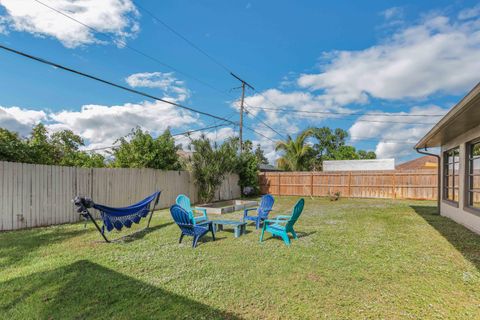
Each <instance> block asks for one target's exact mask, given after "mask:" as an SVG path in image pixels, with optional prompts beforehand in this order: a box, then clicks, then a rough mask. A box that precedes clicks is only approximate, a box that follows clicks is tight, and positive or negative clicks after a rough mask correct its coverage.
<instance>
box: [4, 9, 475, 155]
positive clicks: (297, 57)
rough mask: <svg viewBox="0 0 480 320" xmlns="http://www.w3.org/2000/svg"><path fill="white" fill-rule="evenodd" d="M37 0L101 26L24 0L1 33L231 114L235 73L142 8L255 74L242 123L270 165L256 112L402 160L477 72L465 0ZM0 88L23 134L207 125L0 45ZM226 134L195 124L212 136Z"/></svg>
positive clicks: (106, 141)
mask: <svg viewBox="0 0 480 320" xmlns="http://www.w3.org/2000/svg"><path fill="white" fill-rule="evenodd" d="M39 1H40V0H39ZM41 2H43V3H44V4H46V5H48V6H51V7H53V8H56V9H57V10H59V11H61V12H64V13H65V14H67V15H70V16H71V17H74V18H75V19H77V20H78V21H81V22H83V23H85V24H88V25H90V26H92V27H94V28H95V29H97V30H100V31H102V32H103V33H106V34H108V37H105V36H104V35H102V34H99V33H96V32H93V31H91V30H89V29H87V28H85V27H84V26H82V25H80V24H79V23H77V22H74V21H72V20H70V19H68V18H67V17H65V16H62V15H60V14H59V13H57V12H54V11H52V10H51V9H49V8H47V7H45V6H44V5H42V4H41V3H39V2H36V1H34V0H21V1H18V0H0V43H1V44H3V45H7V46H10V47H13V48H16V49H19V50H23V51H26V52H28V53H31V54H34V55H37V56H40V57H43V58H46V59H51V60H53V61H55V62H58V63H61V64H65V65H67V66H70V67H73V68H78V69H80V70H82V71H85V72H88V73H92V74H95V75H98V76H101V77H103V78H105V79H108V80H111V81H115V82H118V83H121V84H123V85H127V86H131V87H132V88H136V89H139V90H142V91H146V92H149V93H151V94H154V95H157V96H160V97H165V98H167V99H171V100H172V101H175V102H179V103H182V104H185V105H187V106H190V107H194V108H197V109H200V110H202V111H208V112H210V113H214V114H216V115H220V116H227V117H231V119H232V120H237V118H238V116H237V115H236V114H235V110H236V109H235V108H236V102H235V99H237V98H238V96H239V95H240V91H239V90H236V89H233V88H235V87H238V85H239V83H238V82H237V81H236V80H235V79H233V78H232V77H231V76H230V75H229V74H228V72H227V71H226V70H225V69H223V68H222V67H220V66H218V65H217V64H215V63H214V62H212V61H211V60H210V59H208V58H207V57H205V56H204V55H202V54H201V53H200V52H198V51H197V50H195V49H194V48H192V47H191V46H190V45H188V44H187V43H186V42H185V41H183V40H182V39H180V38H179V37H178V36H177V35H175V34H174V33H172V32H171V31H170V30H168V29H167V28H166V27H165V26H164V25H162V24H161V23H159V22H158V21H156V20H154V19H153V18H152V17H151V16H149V15H148V14H147V12H145V11H144V10H143V9H142V8H141V7H145V8H147V9H148V10H149V11H150V12H152V13H154V15H155V16H156V17H158V18H159V19H161V20H162V21H164V22H165V23H167V24H168V25H169V26H171V27H172V28H174V29H175V30H176V31H177V32H179V33H181V34H182V35H183V36H185V37H186V38H188V39H189V40H190V41H191V42H193V43H195V44H196V45H197V46H199V47H200V48H202V49H203V50H204V51H206V52H207V53H208V54H209V55H211V56H213V57H214V58H215V59H217V60H218V61H220V62H221V63H222V64H223V65H225V66H226V67H227V69H229V70H231V71H233V72H235V73H237V74H238V75H240V76H242V77H243V78H245V79H246V80H247V81H248V82H250V83H251V84H252V85H254V87H255V89H256V92H253V91H248V92H247V95H248V97H247V99H246V102H247V105H248V107H247V108H249V109H250V115H248V116H247V117H246V123H247V125H248V126H249V127H252V128H254V129H255V130H256V131H258V132H259V133H261V134H262V135H259V134H255V133H253V132H250V131H246V133H245V135H246V138H248V139H251V140H254V142H255V143H257V142H258V143H261V144H262V146H263V148H264V149H265V150H266V152H267V155H268V158H269V159H270V160H271V161H272V162H273V161H274V160H275V158H276V157H277V156H278V154H277V153H276V152H275V151H274V150H273V142H272V141H271V140H269V139H272V140H277V139H279V138H281V137H280V136H279V135H278V134H277V133H275V132H273V131H272V130H270V129H269V128H267V127H265V126H264V125H263V124H261V123H260V122H259V119H261V120H262V121H263V122H265V123H267V124H268V125H270V126H271V127H273V128H275V129H276V130H277V131H278V132H279V133H280V134H281V135H283V136H285V135H287V134H291V135H294V134H296V133H297V132H298V131H300V130H302V129H305V128H306V127H309V126H330V127H332V128H335V127H340V128H343V129H345V130H348V131H349V133H350V135H351V141H350V143H351V144H352V145H354V146H356V147H358V148H362V149H367V150H374V151H376V152H377V154H378V155H379V156H380V157H394V158H396V159H397V161H402V160H406V159H409V158H411V157H414V156H416V154H415V153H414V152H413V151H412V147H413V145H414V143H415V142H416V141H417V140H418V139H419V138H421V137H422V136H423V135H424V134H425V133H426V132H427V131H428V129H429V128H430V127H431V126H432V124H433V123H434V122H435V121H436V120H438V119H440V116H439V115H442V114H444V113H445V112H446V111H447V110H448V109H449V108H450V107H452V105H453V104H455V103H456V102H457V101H458V100H459V99H461V97H462V96H463V95H464V94H465V93H466V92H468V90H470V89H471V88H472V87H473V86H474V85H475V84H476V83H477V82H478V81H479V80H480V77H479V76H478V74H479V72H478V70H480V59H479V57H480V18H479V15H480V3H479V2H478V1H440V0H436V1H329V2H326V1H295V2H293V1H286V0H284V1H266V0H263V1H213V0H212V1H182V0H175V1H173V0H172V1H148V0H138V1H134V2H131V1H129V0H122V1H120V0H104V1H93V0H81V1H68V0H55V1H54V0H41ZM139 6H141V7H139ZM112 39H113V40H112ZM125 45H127V46H128V47H130V48H134V49H135V50H140V51H141V52H143V53H145V54H148V55H149V56H152V57H154V58H155V60H157V61H153V60H151V59H148V58H146V57H145V56H142V55H139V54H137V53H136V52H134V51H133V50H131V49H129V48H127V47H126V46H125ZM159 62H162V63H163V64H162V63H159ZM165 64H166V65H168V66H172V67H173V68H174V70H172V69H171V68H169V67H167V66H166V65H165ZM205 84H207V85H205ZM212 87H213V89H212ZM0 88H2V90H1V93H2V94H1V95H0V126H1V127H6V128H7V129H10V130H15V131H18V132H20V134H22V135H27V134H28V132H29V129H30V128H31V127H32V126H33V125H34V124H35V123H37V122H39V121H41V122H44V123H45V124H46V125H47V126H48V128H49V130H52V131H54V130H59V129H64V128H68V129H72V130H73V131H74V132H76V133H77V134H80V135H81V136H82V137H84V138H85V139H86V141H87V143H88V144H89V146H88V148H98V147H104V146H109V145H111V144H112V143H113V142H114V141H115V139H116V138H118V137H119V136H122V135H125V134H127V133H128V132H129V130H130V129H131V128H132V127H134V126H136V125H139V126H141V127H143V128H144V129H146V130H149V131H150V132H152V133H153V134H155V135H156V134H158V133H160V132H162V131H163V130H164V129H165V128H167V127H170V128H171V130H172V132H174V133H176V132H183V131H185V130H189V129H198V128H202V127H206V126H208V125H210V124H212V123H214V120H213V119H209V118H208V117H205V116H198V115H196V114H193V113H188V112H184V111H181V110H178V109H175V108H174V107H171V106H168V105H165V104H163V103H158V102H153V101H148V100H146V99H144V98H142V97H139V96H136V95H133V94H130V93H126V92H122V91H120V90H118V89H115V88H110V87H107V86H105V85H102V84H99V83H95V82H93V81H91V80H87V79H82V78H80V77H78V76H75V75H71V74H68V73H65V72H63V71H60V70H57V69H54V68H52V67H48V66H44V65H41V64H38V63H36V62H32V61H28V60H26V59H25V58H21V57H18V56H15V55H12V54H10V53H7V52H3V51H0ZM278 109H281V111H279V110H278ZM299 110H300V111H302V112H298V111H299ZM315 112H320V113H315ZM368 113H370V115H369V114H368ZM254 116H255V117H254ZM235 132H236V128H233V127H232V126H230V127H228V126H225V127H223V128H219V129H217V130H210V131H208V132H207V133H208V135H209V137H210V138H211V139H216V140H222V139H224V138H225V137H228V136H230V135H233V134H236V133H235ZM265 136H266V137H268V138H269V139H267V138H266V137H265ZM178 142H179V143H183V144H184V145H186V144H187V139H186V138H184V137H183V138H182V137H179V138H178Z"/></svg>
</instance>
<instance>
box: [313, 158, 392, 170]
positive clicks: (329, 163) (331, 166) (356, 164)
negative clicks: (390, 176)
mask: <svg viewBox="0 0 480 320" xmlns="http://www.w3.org/2000/svg"><path fill="white" fill-rule="evenodd" d="M322 166H323V171H365V170H395V159H371V160H325V161H323V163H322Z"/></svg>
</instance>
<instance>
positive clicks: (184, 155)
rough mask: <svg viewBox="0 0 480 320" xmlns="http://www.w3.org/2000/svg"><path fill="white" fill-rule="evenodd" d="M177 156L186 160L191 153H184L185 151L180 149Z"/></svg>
mask: <svg viewBox="0 0 480 320" xmlns="http://www.w3.org/2000/svg"><path fill="white" fill-rule="evenodd" d="M177 154H178V156H179V157H180V158H182V159H188V158H189V157H190V156H192V155H193V152H192V151H185V150H181V149H180V150H178V151H177Z"/></svg>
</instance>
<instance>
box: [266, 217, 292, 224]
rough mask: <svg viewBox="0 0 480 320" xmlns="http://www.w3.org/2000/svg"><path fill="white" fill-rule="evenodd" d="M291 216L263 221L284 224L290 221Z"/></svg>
mask: <svg viewBox="0 0 480 320" xmlns="http://www.w3.org/2000/svg"><path fill="white" fill-rule="evenodd" d="M290 218H291V216H276V217H275V219H267V220H263V221H264V222H266V223H286V222H288V220H290Z"/></svg>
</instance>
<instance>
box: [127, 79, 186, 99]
mask: <svg viewBox="0 0 480 320" xmlns="http://www.w3.org/2000/svg"><path fill="white" fill-rule="evenodd" d="M125 81H126V82H127V83H128V84H129V85H130V86H131V87H134V88H136V87H145V88H158V89H161V90H162V91H163V93H164V94H165V96H166V97H167V98H173V99H175V100H178V101H185V100H186V99H187V98H188V97H190V91H189V90H188V89H187V88H186V87H185V83H184V82H183V81H181V80H178V79H177V78H176V77H175V75H174V73H173V72H141V73H134V74H132V75H130V76H128V77H127V78H126V79H125Z"/></svg>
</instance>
